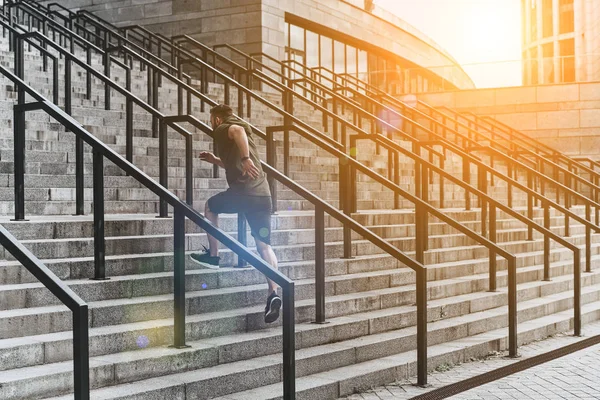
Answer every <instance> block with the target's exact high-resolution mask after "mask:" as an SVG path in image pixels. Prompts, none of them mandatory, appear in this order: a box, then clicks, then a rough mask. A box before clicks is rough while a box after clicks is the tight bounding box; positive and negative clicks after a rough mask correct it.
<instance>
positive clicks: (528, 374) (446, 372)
mask: <svg viewBox="0 0 600 400" xmlns="http://www.w3.org/2000/svg"><path fill="white" fill-rule="evenodd" d="M582 331H583V335H582V337H574V336H572V332H569V333H566V334H561V335H556V336H554V337H552V338H549V339H546V340H542V341H539V342H534V343H531V344H528V345H525V346H522V347H520V348H519V355H520V357H519V358H517V359H511V358H508V357H507V352H506V353H500V354H491V355H490V356H488V357H486V358H485V359H482V360H473V361H471V362H468V363H464V364H460V365H444V366H441V367H439V368H438V369H437V370H436V371H434V372H431V373H430V374H429V377H428V381H429V384H430V385H429V386H428V387H427V388H420V387H417V386H415V385H414V383H415V382H416V378H415V379H413V380H410V381H409V380H404V381H398V382H396V383H394V384H390V385H386V386H384V387H377V388H374V389H372V390H369V391H367V392H365V393H360V394H353V395H351V396H348V397H344V398H343V399H346V400H388V399H394V400H397V399H403V400H405V399H411V398H413V397H415V396H418V395H420V394H423V393H427V392H429V391H431V390H434V389H438V388H440V387H443V386H446V385H449V384H452V383H455V382H458V381H461V380H464V379H468V378H471V377H473V376H476V375H480V374H483V373H485V372H488V371H492V370H495V369H498V368H501V367H504V366H506V365H509V364H513V363H515V362H518V361H521V360H523V359H525V358H530V357H533V356H537V355H539V354H543V353H547V352H549V351H552V350H554V349H557V348H560V347H564V346H568V345H570V344H573V343H575V342H578V341H580V340H582V339H585V338H589V337H591V336H595V335H599V334H600V321H599V322H594V323H590V324H588V325H586V326H584V327H583V328H582ZM598 365H600V345H596V346H592V347H588V348H586V349H583V350H580V351H578V352H575V353H572V354H569V355H567V356H564V357H561V358H557V359H555V360H553V361H550V362H548V363H545V364H541V365H538V366H536V367H533V368H530V369H527V370H525V371H522V372H520V373H517V374H514V375H509V376H507V377H505V378H503V379H499V380H497V381H494V382H490V383H488V384H486V385H482V386H478V387H476V388H473V389H471V390H468V391H466V392H463V393H460V394H458V395H455V396H452V397H449V398H450V399H454V400H504V399H519V400H521V399H535V400H544V399H548V400H554V399H556V400H562V399H585V400H592V399H600V368H598V367H597V366H598Z"/></svg>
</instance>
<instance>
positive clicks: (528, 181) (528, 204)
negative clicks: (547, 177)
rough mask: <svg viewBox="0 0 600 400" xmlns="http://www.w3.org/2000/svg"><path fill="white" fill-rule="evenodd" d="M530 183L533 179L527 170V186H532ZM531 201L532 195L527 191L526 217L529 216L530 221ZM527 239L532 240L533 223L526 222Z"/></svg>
mask: <svg viewBox="0 0 600 400" xmlns="http://www.w3.org/2000/svg"><path fill="white" fill-rule="evenodd" d="M532 183H533V179H532V175H531V171H528V172H527V187H528V188H532ZM533 202H534V198H533V195H532V194H531V193H527V218H529V220H530V221H532V220H533ZM527 240H533V225H532V224H527Z"/></svg>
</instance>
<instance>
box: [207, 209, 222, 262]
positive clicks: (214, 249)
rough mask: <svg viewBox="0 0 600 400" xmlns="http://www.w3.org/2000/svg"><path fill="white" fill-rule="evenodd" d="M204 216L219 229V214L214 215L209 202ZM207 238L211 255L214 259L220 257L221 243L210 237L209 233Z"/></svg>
mask: <svg viewBox="0 0 600 400" xmlns="http://www.w3.org/2000/svg"><path fill="white" fill-rule="evenodd" d="M204 216H205V217H206V218H207V219H208V220H209V221H210V222H212V224H213V225H214V226H217V227H218V226H219V214H217V213H214V212H212V211H211V210H210V207H209V205H208V201H207V202H206V204H205V205H204ZM206 236H208V248H209V251H210V255H211V256H213V257H216V256H218V255H219V241H218V240H217V239H216V238H215V237H213V236H211V235H209V234H208V233H207V234H206Z"/></svg>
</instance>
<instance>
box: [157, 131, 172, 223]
mask: <svg viewBox="0 0 600 400" xmlns="http://www.w3.org/2000/svg"><path fill="white" fill-rule="evenodd" d="M167 146H168V141H167V124H166V123H165V121H163V120H161V121H159V134H158V158H159V161H158V164H159V166H158V169H159V181H160V184H161V185H162V186H163V187H164V188H168V187H169V167H168V148H167ZM168 217H169V211H168V203H167V201H166V200H163V199H162V198H161V199H160V204H159V218H168Z"/></svg>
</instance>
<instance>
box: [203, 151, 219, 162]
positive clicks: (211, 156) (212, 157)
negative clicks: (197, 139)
mask: <svg viewBox="0 0 600 400" xmlns="http://www.w3.org/2000/svg"><path fill="white" fill-rule="evenodd" d="M200 159H201V160H202V161H206V162H209V163H211V164H214V163H216V161H217V157H216V156H215V155H214V154H213V153H210V152H208V151H203V152H202V153H200Z"/></svg>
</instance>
